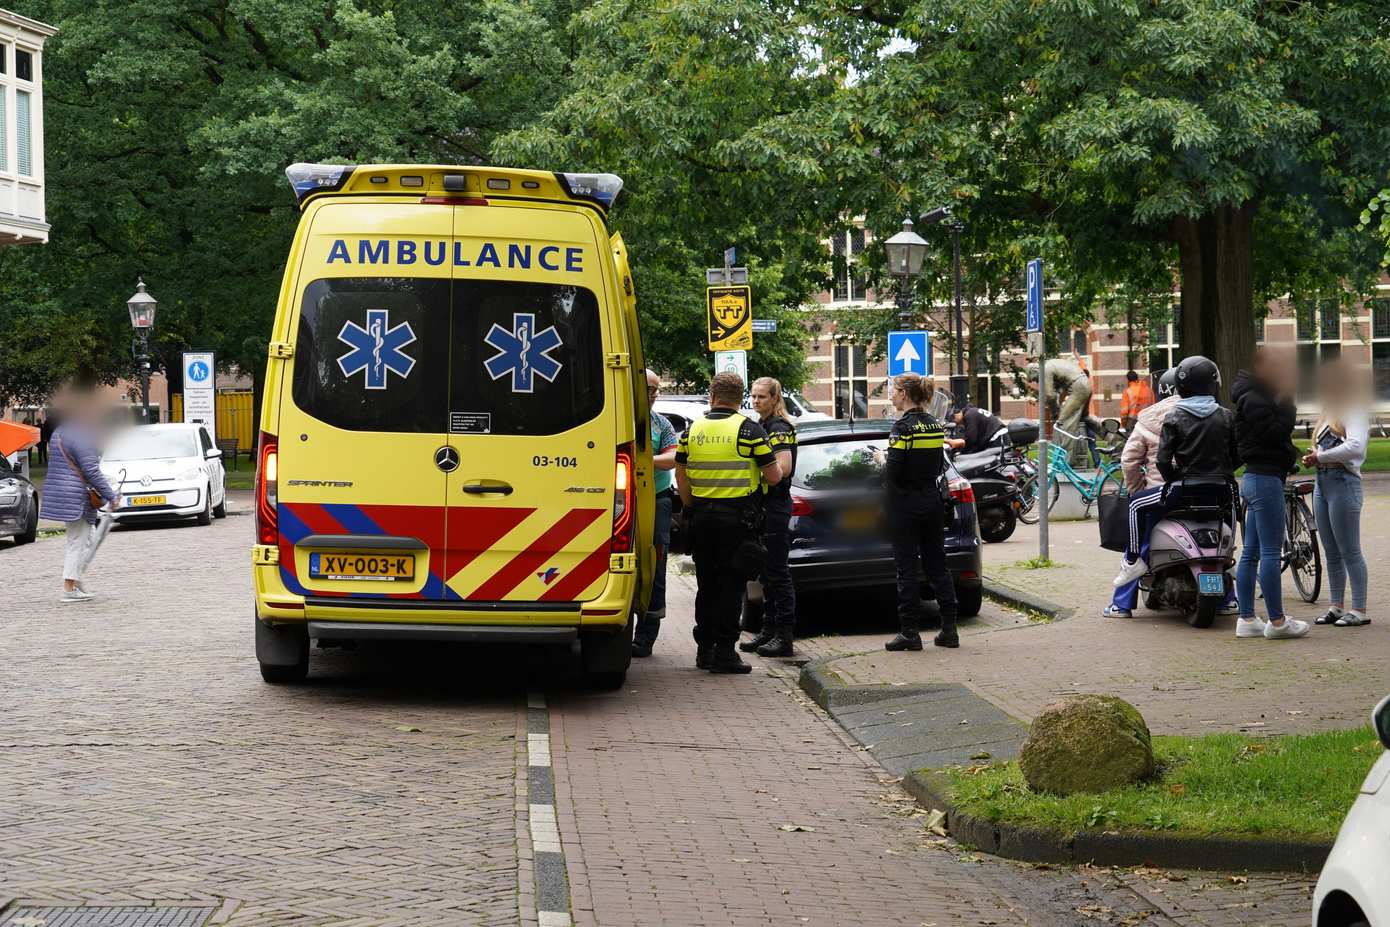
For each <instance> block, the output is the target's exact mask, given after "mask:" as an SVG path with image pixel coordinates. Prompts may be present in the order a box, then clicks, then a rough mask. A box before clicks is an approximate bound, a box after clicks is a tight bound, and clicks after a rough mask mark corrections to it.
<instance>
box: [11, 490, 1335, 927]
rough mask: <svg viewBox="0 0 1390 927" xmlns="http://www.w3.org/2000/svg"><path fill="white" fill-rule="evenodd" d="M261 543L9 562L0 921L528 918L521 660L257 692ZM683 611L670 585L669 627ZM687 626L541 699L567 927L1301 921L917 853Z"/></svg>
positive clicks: (1141, 886) (881, 787)
mask: <svg viewBox="0 0 1390 927" xmlns="http://www.w3.org/2000/svg"><path fill="white" fill-rule="evenodd" d="M234 504H235V505H236V507H237V508H238V509H239V510H241V511H245V508H246V500H245V497H244V494H238V495H237V498H236V499H235V500H234ZM250 528H251V526H250V519H249V517H247V516H245V515H240V514H238V515H234V517H232V518H229V519H228V520H226V521H224V522H217V523H215V524H214V525H213V526H212V527H210V528H197V527H187V528H170V529H161V530H144V531H122V532H117V533H115V534H113V535H112V537H111V538H110V539H109V540H108V542H107V543H108V545H109V546H108V547H107V548H104V549H103V550H102V552H101V554H100V556H99V558H98V561H97V564H96V566H95V567H94V570H93V572H92V574H91V576H90V580H91V585H92V586H93V587H94V588H95V589H96V590H98V591H99V592H102V593H103V594H104V595H103V599H102V600H101V601H100V602H99V603H92V604H90V605H84V606H67V607H59V606H57V605H55V604H54V600H55V598H56V588H57V580H56V574H57V563H58V560H59V556H60V553H61V543H62V542H61V539H51V540H45V541H41V542H40V543H38V544H35V545H31V546H29V547H25V548H10V547H8V546H0V583H3V593H0V594H2V595H3V599H4V601H5V604H6V608H5V610H4V612H3V614H0V633H3V635H4V639H5V641H6V655H7V657H8V661H7V666H6V669H7V671H8V672H7V684H6V686H5V690H4V699H5V701H4V713H3V715H0V906H3V905H4V904H5V903H6V901H7V900H10V899H14V900H15V901H17V902H20V903H26V904H83V903H87V904H140V903H166V904H167V903H194V902H201V903H204V904H213V905H217V906H219V908H220V913H219V915H218V916H217V918H216V920H217V921H218V922H225V923H230V924H233V925H242V924H247V925H249V924H286V923H295V924H335V925H340V924H353V925H358V924H361V925H368V924H371V925H378V924H381V925H384V924H412V925H414V924H422V925H423V924H428V925H433V924H517V923H535V920H534V913H533V912H532V911H531V910H529V909H528V906H529V905H530V904H533V903H534V897H535V896H534V892H533V890H532V887H531V881H530V880H531V863H530V859H531V853H530V845H529V841H528V838H527V836H526V835H527V828H526V822H525V820H524V818H525V814H526V803H525V800H524V795H525V792H524V788H525V781H524V776H525V768H526V762H527V760H526V749H525V746H524V744H522V743H520V741H519V739H518V735H520V734H523V733H524V731H525V729H526V728H525V723H526V722H525V705H526V700H525V697H524V692H525V688H526V684H527V681H528V673H529V674H530V676H531V679H532V681H533V682H537V681H539V680H540V679H541V678H542V677H541V676H540V675H539V674H537V673H536V672H535V669H536V660H535V659H534V658H531V657H527V658H523V657H522V656H520V655H519V654H515V653H510V652H504V651H486V652H483V653H480V654H470V653H467V652H458V651H454V652H443V653H441V652H440V651H439V650H438V649H437V648H398V649H394V650H370V651H369V650H363V651H360V652H357V653H350V654H344V653H337V652H329V653H325V652H323V651H316V652H315V664H314V670H313V675H312V677H311V678H312V682H311V684H309V685H307V686H305V687H303V688H298V689H282V688H273V687H269V686H265V685H263V684H262V683H261V682H260V680H259V676H258V674H257V672H256V668H255V662H254V659H253V657H252V654H251V651H250V644H251V638H250V625H249V622H250V620H251V618H250V608H249V602H250V598H249V596H250V592H249V577H248V571H247V570H246V567H245V564H246V551H247V546H248V544H249V537H250ZM128 565H134V568H131V567H129V566H128ZM690 593H691V589H690V585H689V581H688V580H685V579H680V580H677V581H676V582H675V584H674V589H673V595H672V610H673V612H674V613H681V612H683V611H684V610H686V609H688V604H689V600H690ZM999 620H1000V621H1001V622H1007V621H1008V620H1009V619H1008V618H1007V617H1002V616H1001V617H1000V618H999ZM682 624H683V623H682V622H679V621H674V620H673V621H672V622H670V626H668V628H667V629H666V633H665V635H664V636H663V640H662V642H661V645H660V647H659V649H658V655H657V656H656V657H654V658H653V659H651V660H649V661H645V662H643V663H640V664H639V665H638V666H637V667H636V668H635V669H634V671H633V672H632V674H631V675H630V677H629V679H630V683H629V685H628V686H627V687H626V689H625V690H624V691H622V692H620V693H612V694H604V695H597V694H591V693H586V692H584V691H582V690H579V689H576V688H574V687H565V686H559V687H552V688H551V689H550V692H549V705H550V714H551V718H550V720H551V745H552V747H551V749H552V753H553V762H554V778H555V789H556V801H557V818H558V823H559V830H560V836H561V839H562V841H563V845H564V852H565V856H566V860H567V866H568V873H569V877H570V882H571V885H570V894H571V897H572V899H573V905H574V910H573V914H574V918H575V921H576V922H577V923H579V924H601V925H605V927H607V925H650V924H668V925H698V924H720V925H723V924H731V925H741V924H786V925H801V924H820V925H832V927H838V925H842V924H866V925H867V924H894V925H897V924H905V925H910V927H918V925H922V924H934V925H939V927H947V925H978V924H1000V925H1005V924H1008V925H1014V924H1034V925H1049V927H1051V925H1070V924H1086V925H1093V924H1116V925H1119V924H1136V923H1144V924H1159V925H1173V924H1184V925H1213V927H1215V925H1226V924H1284V923H1287V924H1301V923H1304V922H1305V921H1306V915H1304V914H1302V913H1300V912H1301V911H1303V910H1306V897H1305V896H1306V892H1307V884H1308V883H1307V880H1290V881H1283V880H1278V879H1262V878H1258V877H1252V879H1251V880H1250V884H1249V885H1247V886H1244V887H1242V888H1239V889H1233V888H1230V887H1229V886H1226V885H1225V884H1224V880H1222V879H1220V878H1219V877H1213V876H1210V875H1204V876H1192V877H1190V878H1187V879H1183V878H1181V876H1179V877H1177V878H1175V879H1171V880H1170V879H1165V878H1164V877H1163V875H1162V874H1159V873H1147V874H1145V873H1139V874H1136V873H1128V872H1126V873H1110V872H1097V871H1090V870H1077V871H1062V872H1058V871H1035V870H1031V869H1029V868H1027V867H1021V866H1017V865H1015V864H1011V863H1005V862H1000V861H997V860H991V859H979V858H976V857H975V856H973V855H972V854H970V853H969V852H968V851H967V850H965V849H962V848H960V847H958V846H955V845H953V844H951V843H950V842H948V841H943V840H940V839H937V838H933V837H931V836H930V835H929V834H927V833H926V832H925V831H924V830H923V829H922V823H921V819H920V817H916V816H914V810H915V809H914V808H913V806H912V805H911V803H910V802H909V801H907V800H906V799H905V796H903V794H902V793H901V792H900V791H898V790H897V789H896V788H894V786H893V784H892V781H891V780H890V779H888V777H887V776H886V775H885V774H884V773H883V772H882V770H880V769H878V768H877V767H875V766H874V765H872V763H871V761H869V760H868V759H867V758H866V757H865V756H864V754H862V753H861V752H860V751H858V750H856V749H854V748H853V747H852V746H851V745H850V744H849V743H848V741H847V739H846V738H845V737H844V735H843V734H842V733H841V732H839V731H838V729H837V728H835V727H834V726H833V724H831V723H830V722H829V721H828V719H826V718H825V716H824V715H823V714H821V713H820V712H819V710H818V709H815V708H814V707H813V706H810V705H808V704H807V703H806V702H805V699H804V698H803V697H802V696H801V694H800V692H799V691H798V690H797V689H796V688H795V686H794V681H793V680H792V679H791V678H790V675H791V674H790V671H789V670H787V669H784V668H782V667H779V666H767V665H760V667H759V670H758V672H756V673H755V674H754V675H753V676H751V677H742V678H726V677H712V676H709V675H708V674H704V673H697V672H695V671H694V670H693V669H691V668H689V664H690V662H691V659H692V653H691V648H690V645H689V642H688V625H686V626H685V627H682V626H681V625H682ZM1008 633H1027V632H1008ZM816 646H818V647H821V648H828V647H830V646H832V644H831V643H829V642H822V643H820V644H817V645H816ZM403 728H404V729H410V728H418V730H403ZM518 789H522V790H523V791H521V792H520V793H519V792H518ZM783 825H800V826H801V827H804V828H806V829H804V830H798V831H787V830H783V829H781V828H782V826H783ZM764 882H765V883H766V885H764ZM750 883H756V884H750ZM769 886H770V887H769Z"/></svg>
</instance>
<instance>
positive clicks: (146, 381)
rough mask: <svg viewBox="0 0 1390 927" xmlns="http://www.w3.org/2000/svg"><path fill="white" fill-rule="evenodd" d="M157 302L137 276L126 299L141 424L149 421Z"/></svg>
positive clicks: (142, 278) (142, 280)
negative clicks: (152, 335)
mask: <svg viewBox="0 0 1390 927" xmlns="http://www.w3.org/2000/svg"><path fill="white" fill-rule="evenodd" d="M157 305H159V303H158V302H157V301H156V300H155V298H154V297H153V296H151V295H150V294H149V293H146V292H145V278H144V277H138V278H136V282H135V295H134V296H132V297H130V299H128V300H126V308H127V309H129V310H130V327H131V328H133V329H134V330H135V335H136V339H137V344H138V348H137V347H136V345H134V344H133V345H131V349H132V353H133V354H134V355H135V365H136V367H137V368H138V369H139V370H140V402H141V405H142V407H143V411H142V412H141V413H140V420H141V423H142V424H145V425H148V424H149V423H150V329H152V328H154V309H155V306H157Z"/></svg>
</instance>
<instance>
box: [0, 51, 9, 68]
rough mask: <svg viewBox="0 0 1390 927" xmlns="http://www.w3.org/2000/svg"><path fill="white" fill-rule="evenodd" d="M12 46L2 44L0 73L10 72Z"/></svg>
mask: <svg viewBox="0 0 1390 927" xmlns="http://www.w3.org/2000/svg"><path fill="white" fill-rule="evenodd" d="M9 62H10V46H8V45H0V74H8V73H10V65H9Z"/></svg>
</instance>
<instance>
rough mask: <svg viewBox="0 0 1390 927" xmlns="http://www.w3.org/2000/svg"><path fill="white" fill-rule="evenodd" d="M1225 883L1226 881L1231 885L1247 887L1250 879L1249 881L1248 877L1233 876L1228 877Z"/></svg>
mask: <svg viewBox="0 0 1390 927" xmlns="http://www.w3.org/2000/svg"><path fill="white" fill-rule="evenodd" d="M1226 881H1227V882H1230V883H1231V884H1232V885H1247V884H1249V882H1250V879H1249V877H1248V876H1238V875H1233V876H1228V877H1227V878H1226Z"/></svg>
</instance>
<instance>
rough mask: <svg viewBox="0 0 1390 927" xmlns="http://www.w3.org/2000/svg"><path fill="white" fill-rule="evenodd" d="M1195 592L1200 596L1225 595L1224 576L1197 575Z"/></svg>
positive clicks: (1220, 574)
mask: <svg viewBox="0 0 1390 927" xmlns="http://www.w3.org/2000/svg"><path fill="white" fill-rule="evenodd" d="M1197 591H1198V592H1200V593H1201V594H1202V595H1225V594H1226V574H1224V573H1198V574H1197Z"/></svg>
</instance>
